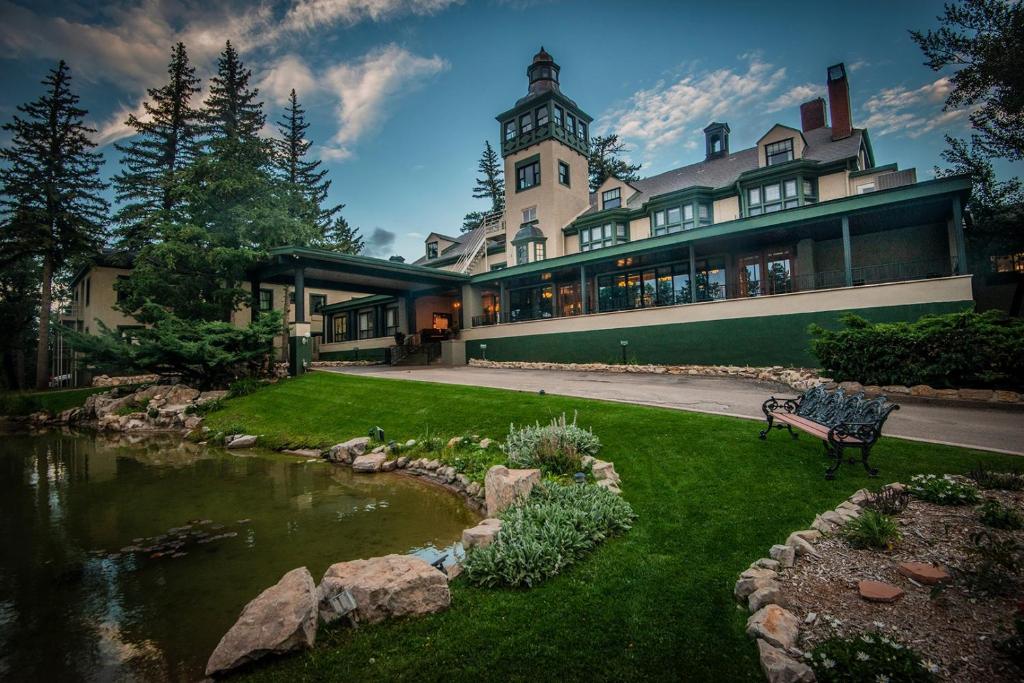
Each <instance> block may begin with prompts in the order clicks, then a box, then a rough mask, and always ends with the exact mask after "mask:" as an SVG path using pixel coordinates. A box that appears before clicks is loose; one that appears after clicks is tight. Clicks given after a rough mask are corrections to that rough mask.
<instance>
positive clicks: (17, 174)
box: [0, 60, 109, 389]
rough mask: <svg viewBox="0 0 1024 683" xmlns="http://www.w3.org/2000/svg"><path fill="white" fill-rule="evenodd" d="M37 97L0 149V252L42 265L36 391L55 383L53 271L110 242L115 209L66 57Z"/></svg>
mask: <svg viewBox="0 0 1024 683" xmlns="http://www.w3.org/2000/svg"><path fill="white" fill-rule="evenodd" d="M42 83H43V85H44V86H45V87H46V91H45V92H44V93H43V95H41V96H40V97H39V99H37V100H34V101H32V102H29V103H28V104H23V105H20V106H19V107H18V112H20V115H19V114H15V115H14V119H13V121H11V122H10V123H7V124H4V126H3V130H5V131H7V132H8V133H10V134H11V138H12V139H11V142H10V144H9V146H7V147H4V148H3V149H2V150H0V159H2V160H3V161H4V162H5V163H4V165H3V167H2V168H0V220H2V223H3V232H2V234H0V253H2V255H3V259H4V260H5V261H6V260H8V259H12V260H13V259H18V258H23V257H36V258H38V259H39V260H40V261H41V263H42V267H41V273H40V281H41V282H40V290H39V292H40V296H39V337H38V345H37V349H36V386H37V387H38V388H39V389H45V388H46V387H47V385H48V383H49V373H48V368H49V353H48V350H49V349H48V347H49V327H50V307H51V304H52V297H53V281H54V274H55V273H56V272H57V271H58V270H59V269H60V268H61V267H62V266H64V265H65V264H66V263H67V261H68V260H69V259H72V258H74V257H75V256H78V255H81V254H86V253H90V252H94V251H95V250H96V249H98V248H99V246H100V245H101V244H102V242H103V239H104V223H105V222H106V219H107V211H108V209H109V206H108V204H107V202H106V200H105V199H103V197H102V195H101V194H100V193H101V192H102V191H103V190H104V189H105V188H106V184H105V183H103V182H102V181H101V180H100V176H99V169H100V165H101V164H102V162H103V157H102V155H101V154H99V153H97V152H94V151H93V149H94V148H95V146H96V145H95V143H94V142H93V141H92V140H91V139H90V135H91V134H92V133H95V132H96V131H95V129H92V128H89V127H87V126H86V125H85V124H84V122H83V120H84V117H85V115H86V113H87V112H86V111H85V110H84V109H81V108H80V107H79V106H78V101H79V98H78V96H77V95H75V94H74V93H72V92H71V76H70V74H69V73H68V66H67V64H65V63H64V61H63V60H61V62H60V63H59V64H58V65H57V68H56V69H52V70H51V71H50V74H49V75H48V76H47V77H46V78H45V79H44V80H43V82H42Z"/></svg>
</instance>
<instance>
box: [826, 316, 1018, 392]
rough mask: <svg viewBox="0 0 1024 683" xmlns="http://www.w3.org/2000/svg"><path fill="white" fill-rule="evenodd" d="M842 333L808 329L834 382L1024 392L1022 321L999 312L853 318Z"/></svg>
mask: <svg viewBox="0 0 1024 683" xmlns="http://www.w3.org/2000/svg"><path fill="white" fill-rule="evenodd" d="M840 320H841V321H842V323H843V325H844V327H843V328H841V329H838V330H827V329H825V328H823V327H821V326H820V325H811V327H810V334H811V337H812V338H811V351H812V352H813V353H814V355H815V356H817V358H818V361H819V362H820V363H821V367H822V369H824V371H825V373H826V374H827V375H829V376H830V377H832V378H834V379H835V380H836V381H839V382H841V381H847V380H850V381H856V382H862V383H864V384H877V385H886V384H903V385H907V386H913V385H915V384H928V385H931V386H933V387H955V388H967V387H973V388H993V389H1024V320H1021V319H1018V318H1007V317H1005V316H1003V315H1001V314H1000V313H998V312H996V311H987V312H985V313H973V312H969V311H968V312H963V313H949V314H945V315H927V316H924V317H922V318H921V319H920V320H917V321H916V322H912V323H908V322H895V323H872V322H869V321H867V320H865V319H864V318H861V317H859V316H857V315H854V314H852V313H847V314H845V315H843V316H842V317H841V318H840Z"/></svg>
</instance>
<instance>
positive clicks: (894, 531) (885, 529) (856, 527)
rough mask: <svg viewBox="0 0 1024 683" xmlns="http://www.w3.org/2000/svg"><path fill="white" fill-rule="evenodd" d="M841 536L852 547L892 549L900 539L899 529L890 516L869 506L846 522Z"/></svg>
mask: <svg viewBox="0 0 1024 683" xmlns="http://www.w3.org/2000/svg"><path fill="white" fill-rule="evenodd" d="M843 537H844V538H846V542H847V543H849V544H850V545H852V546H853V547H854V548H878V549H881V550H892V546H893V544H894V543H895V542H896V541H898V540H899V539H900V530H899V527H898V526H897V525H896V522H894V521H893V520H892V518H891V517H889V516H888V515H883V514H882V513H880V512H878V511H877V510H872V509H870V508H869V509H866V510H864V511H863V512H862V513H861V515H860V516H859V517H856V518H855V519H851V520H850V521H849V522H847V523H846V526H845V527H843Z"/></svg>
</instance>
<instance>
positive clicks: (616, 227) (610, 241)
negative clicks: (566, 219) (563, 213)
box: [580, 223, 629, 251]
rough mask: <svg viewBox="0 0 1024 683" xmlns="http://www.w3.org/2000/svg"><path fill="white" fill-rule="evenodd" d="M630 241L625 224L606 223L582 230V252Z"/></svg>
mask: <svg viewBox="0 0 1024 683" xmlns="http://www.w3.org/2000/svg"><path fill="white" fill-rule="evenodd" d="M628 241H629V232H628V230H627V229H626V224H625V223H604V224H603V225H592V226H590V227H587V228H580V251H593V250H594V249H603V248H604V247H611V246H614V245H616V244H625V243H626V242H628Z"/></svg>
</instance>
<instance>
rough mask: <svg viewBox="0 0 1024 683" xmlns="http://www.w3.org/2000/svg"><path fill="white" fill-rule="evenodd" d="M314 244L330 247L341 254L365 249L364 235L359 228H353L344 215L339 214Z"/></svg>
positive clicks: (324, 247)
mask: <svg viewBox="0 0 1024 683" xmlns="http://www.w3.org/2000/svg"><path fill="white" fill-rule="evenodd" d="M314 246H317V247H319V248H321V249H329V250H331V251H336V252H338V253H340V254H353V255H356V254H359V253H360V252H361V251H362V250H363V246H364V241H363V236H362V235H360V234H359V228H353V227H351V226H350V225H349V224H348V221H346V220H345V218H344V217H342V216H338V217H337V218H335V219H334V221H333V222H332V223H331V226H330V227H329V228H327V230H326V231H325V232H324V235H323V237H322V238H320V239H318V240H317V241H316V242H314Z"/></svg>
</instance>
